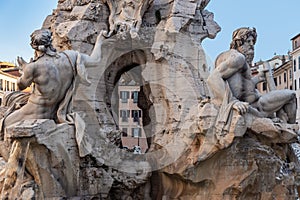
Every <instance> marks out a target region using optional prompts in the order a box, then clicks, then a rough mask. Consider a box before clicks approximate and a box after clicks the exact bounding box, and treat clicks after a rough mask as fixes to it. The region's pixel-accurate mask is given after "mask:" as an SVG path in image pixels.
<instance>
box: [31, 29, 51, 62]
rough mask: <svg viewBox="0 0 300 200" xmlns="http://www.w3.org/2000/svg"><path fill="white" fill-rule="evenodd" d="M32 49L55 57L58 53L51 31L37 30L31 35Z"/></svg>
mask: <svg viewBox="0 0 300 200" xmlns="http://www.w3.org/2000/svg"><path fill="white" fill-rule="evenodd" d="M30 37H31V43H30V45H31V47H32V48H33V49H34V50H36V51H40V52H43V53H46V54H47V55H50V56H53V55H54V52H55V51H56V50H55V49H54V48H53V46H52V33H51V31H50V30H49V29H38V30H35V31H34V32H33V33H32V34H31V35H30Z"/></svg>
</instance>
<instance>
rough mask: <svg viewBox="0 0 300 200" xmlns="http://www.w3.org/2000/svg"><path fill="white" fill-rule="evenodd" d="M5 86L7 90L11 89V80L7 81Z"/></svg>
mask: <svg viewBox="0 0 300 200" xmlns="http://www.w3.org/2000/svg"><path fill="white" fill-rule="evenodd" d="M5 87H6V88H5V91H9V81H6V84H5Z"/></svg>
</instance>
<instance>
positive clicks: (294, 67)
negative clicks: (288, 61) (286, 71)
mask: <svg viewBox="0 0 300 200" xmlns="http://www.w3.org/2000/svg"><path fill="white" fill-rule="evenodd" d="M293 64H294V72H295V71H296V60H295V59H294V63H293Z"/></svg>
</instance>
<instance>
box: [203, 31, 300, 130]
mask: <svg viewBox="0 0 300 200" xmlns="http://www.w3.org/2000/svg"><path fill="white" fill-rule="evenodd" d="M256 37H257V35H256V30H255V28H253V29H251V28H239V29H237V30H235V31H234V32H233V35H232V42H231V44H230V50H228V51H226V52H223V53H221V54H220V55H219V56H218V57H217V59H216V62H215V65H216V66H215V69H214V71H213V72H212V73H211V75H210V76H209V78H208V80H207V81H208V85H209V87H210V89H211V91H212V93H213V99H214V101H215V102H216V103H217V104H219V105H220V104H221V102H222V101H223V97H224V96H225V92H226V91H228V92H231V93H232V96H233V99H232V100H235V103H234V104H233V105H232V107H233V108H234V109H236V110H238V111H239V112H240V113H241V114H244V113H246V112H247V111H249V112H252V113H254V114H256V115H258V116H261V117H274V113H277V117H278V118H280V119H281V120H283V121H284V122H288V123H290V124H294V123H295V121H296V94H295V92H294V91H291V90H287V89H286V90H273V91H270V92H268V93H267V94H264V95H261V94H259V92H258V90H257V89H256V84H257V83H259V82H262V81H265V80H266V79H265V73H264V72H263V71H261V72H260V73H259V74H258V75H257V76H256V77H252V76H251V69H250V65H251V63H252V60H253V57H254V45H255V42H256ZM227 84H228V86H227ZM226 87H229V90H228V89H226Z"/></svg>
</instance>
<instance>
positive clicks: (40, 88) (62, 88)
mask: <svg viewBox="0 0 300 200" xmlns="http://www.w3.org/2000/svg"><path fill="white" fill-rule="evenodd" d="M102 35H103V32H101V33H100V34H99V36H98V37H97V41H96V44H95V47H94V49H93V52H92V53H91V55H90V56H89V55H86V54H81V53H79V52H77V51H73V50H67V51H64V52H60V53H57V52H56V50H55V49H54V48H53V47H52V43H51V42H52V39H51V32H50V30H48V29H41V30H36V31H34V32H33V33H32V34H31V46H32V48H33V49H34V50H35V58H34V60H33V61H31V62H30V63H26V62H25V61H24V60H23V59H22V58H20V57H19V58H18V59H17V61H18V62H19V65H20V66H21V67H22V68H23V74H22V76H21V77H20V78H19V79H18V81H17V84H18V87H19V89H20V90H23V89H25V88H26V87H29V86H30V85H31V84H32V83H34V88H33V91H32V93H31V94H30V96H29V100H28V103H27V104H25V105H24V106H23V107H21V108H20V109H18V110H16V111H14V112H12V113H11V114H9V115H8V116H7V117H6V118H5V119H4V123H3V125H4V127H6V126H8V125H10V124H14V123H16V122H18V121H20V120H22V119H55V120H56V121H58V122H59V119H57V116H56V114H57V113H56V112H57V109H58V106H59V104H60V103H61V102H62V101H63V99H64V98H65V96H66V93H67V91H68V90H69V89H70V87H71V85H72V82H73V81H74V78H75V76H76V75H77V73H78V71H77V70H76V65H79V64H82V65H84V66H85V67H96V66H97V65H99V63H100V58H101V45H102V41H103V39H104V37H103V36H102Z"/></svg>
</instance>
